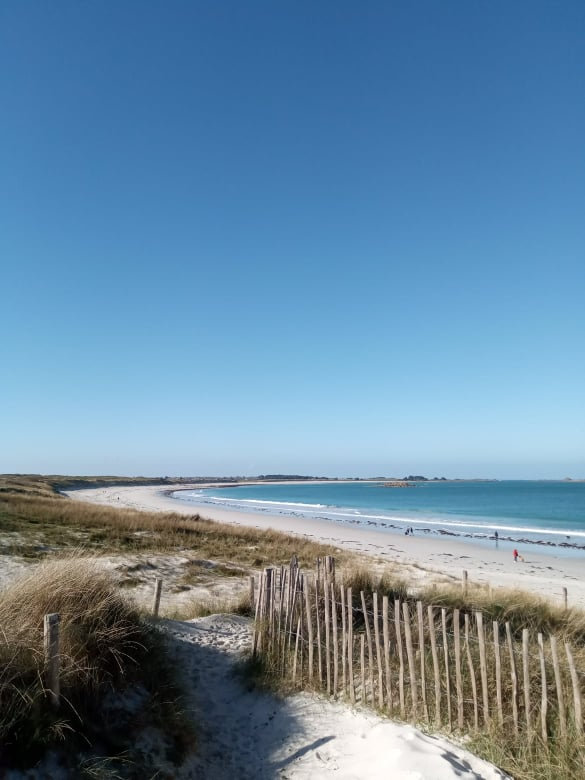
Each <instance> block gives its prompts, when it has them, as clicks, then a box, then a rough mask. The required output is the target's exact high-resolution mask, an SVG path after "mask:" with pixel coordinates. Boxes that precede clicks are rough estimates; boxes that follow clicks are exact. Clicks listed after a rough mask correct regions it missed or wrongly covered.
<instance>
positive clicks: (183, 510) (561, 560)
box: [63, 483, 585, 607]
mask: <svg viewBox="0 0 585 780" xmlns="http://www.w3.org/2000/svg"><path fill="white" fill-rule="evenodd" d="M203 487H204V485H202V484H201V483H199V484H195V485H193V486H188V485H184V484H178V485H177V489H184V490H193V489H200V488H203ZM205 487H217V485H216V484H213V483H209V484H206V485H205ZM174 492H176V490H175V489H173V488H172V487H170V486H168V485H165V486H164V487H161V486H160V485H157V486H137V487H136V486H130V487H100V488H83V489H81V488H78V489H75V490H71V491H63V493H64V494H65V495H68V496H70V497H71V498H72V499H74V500H81V501H88V502H90V503H96V504H106V505H109V506H118V507H119V508H127V509H136V510H139V511H149V512H153V511H154V512H171V513H175V514H185V515H191V516H192V515H195V514H199V515H200V516H202V517H205V518H208V519H210V520H214V521H216V522H220V523H227V524H230V525H245V526H251V527H254V528H258V529H263V530H268V529H273V530H277V531H281V532H283V533H287V534H292V535H298V536H302V537H306V538H310V539H313V540H315V541H321V542H324V543H326V544H331V545H334V546H336V547H337V548H339V549H340V550H347V551H350V552H355V553H358V554H360V555H367V556H369V557H373V558H376V559H377V560H378V561H379V562H380V563H384V564H386V565H392V564H401V565H406V566H408V567H409V568H410V570H411V571H409V576H411V577H412V584H413V585H416V583H417V581H418V582H423V581H428V580H432V579H435V580H436V579H439V578H441V577H442V578H443V579H446V578H447V579H450V580H452V581H460V580H461V576H462V571H463V570H466V571H468V572H469V577H470V580H471V581H473V582H475V583H477V584H479V585H484V586H485V585H490V586H491V587H493V588H497V587H504V588H509V589H522V590H525V591H528V592H531V593H534V594H537V595H540V596H542V597H545V598H548V599H551V600H552V601H554V602H556V603H558V604H561V603H562V600H563V588H567V589H568V593H569V605H578V606H582V607H585V582H583V580H582V570H583V561H582V560H581V559H578V558H571V557H569V556H566V555H565V556H560V555H555V554H554V553H552V552H550V551H547V553H542V552H540V551H539V550H533V549H532V548H531V549H530V550H529V551H528V552H526V551H525V550H522V551H521V552H522V554H523V556H524V561H523V562H518V563H514V562H513V559H512V554H511V550H509V549H502V548H496V547H495V545H494V547H490V546H488V545H486V544H479V543H476V542H474V541H458V540H456V539H453V538H452V537H444V536H439V535H436V536H433V537H429V536H427V535H425V536H417V535H414V536H405V535H401V534H394V533H388V532H387V531H381V530H379V529H375V528H371V527H368V526H360V527H357V526H349V525H342V524H340V523H335V522H333V521H331V520H325V519H309V518H306V517H300V516H295V517H291V516H285V515H271V514H268V513H261V514H256V513H253V512H242V511H235V510H232V509H224V508H216V507H213V506H208V505H206V506H205V507H200V506H197V505H196V504H189V503H187V502H186V501H181V500H180V499H178V498H172V497H171V496H170V493H174Z"/></svg>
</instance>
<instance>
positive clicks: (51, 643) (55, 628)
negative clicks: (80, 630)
mask: <svg viewBox="0 0 585 780" xmlns="http://www.w3.org/2000/svg"><path fill="white" fill-rule="evenodd" d="M60 620H61V618H60V617H59V615H58V614H57V613H52V614H50V615H45V619H44V634H45V662H46V666H47V689H48V691H49V697H50V700H51V704H52V705H53V707H58V706H59V696H60V685H59V667H60V658H59V622H60Z"/></svg>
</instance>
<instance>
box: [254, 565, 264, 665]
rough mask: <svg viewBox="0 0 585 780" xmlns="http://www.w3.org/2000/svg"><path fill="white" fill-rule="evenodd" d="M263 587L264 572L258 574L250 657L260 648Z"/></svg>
mask: <svg viewBox="0 0 585 780" xmlns="http://www.w3.org/2000/svg"><path fill="white" fill-rule="evenodd" d="M263 589H264V572H261V574H260V581H259V583H258V596H257V598H256V609H255V611H254V630H253V632H252V657H253V658H255V657H256V651H257V650H259V649H260V643H261V641H262V629H260V630H259V625H258V621H259V620H262V591H263Z"/></svg>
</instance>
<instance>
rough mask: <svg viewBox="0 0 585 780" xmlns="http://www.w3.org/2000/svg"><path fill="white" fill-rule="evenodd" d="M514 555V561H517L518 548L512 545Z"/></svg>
mask: <svg viewBox="0 0 585 780" xmlns="http://www.w3.org/2000/svg"><path fill="white" fill-rule="evenodd" d="M512 555H513V556H514V563H517V562H518V550H517V549H516V548H515V547H514V552H513V553H512Z"/></svg>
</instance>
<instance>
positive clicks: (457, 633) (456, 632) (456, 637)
mask: <svg viewBox="0 0 585 780" xmlns="http://www.w3.org/2000/svg"><path fill="white" fill-rule="evenodd" d="M459 615H460V613H459V610H458V609H456V610H454V611H453V641H454V644H455V687H456V689H457V726H458V728H459V729H460V730H463V682H462V676H461V630H460V628H461V627H460V625H459Z"/></svg>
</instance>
